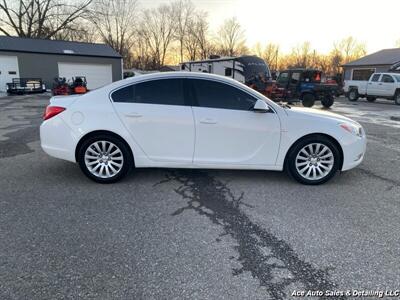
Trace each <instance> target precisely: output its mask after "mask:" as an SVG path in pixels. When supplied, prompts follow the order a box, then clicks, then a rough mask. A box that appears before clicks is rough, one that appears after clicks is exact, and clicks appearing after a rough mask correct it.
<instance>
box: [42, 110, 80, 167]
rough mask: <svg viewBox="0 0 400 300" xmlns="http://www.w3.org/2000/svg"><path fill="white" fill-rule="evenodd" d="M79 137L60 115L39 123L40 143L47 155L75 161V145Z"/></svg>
mask: <svg viewBox="0 0 400 300" xmlns="http://www.w3.org/2000/svg"><path fill="white" fill-rule="evenodd" d="M78 141H79V139H78V137H77V136H75V135H74V134H73V131H72V130H71V128H69V127H68V125H67V124H66V123H65V122H64V121H63V120H62V118H61V117H60V116H56V117H53V118H51V119H49V120H46V121H44V122H43V123H42V125H40V145H41V147H42V149H43V151H44V152H46V153H47V154H48V155H50V156H53V157H56V158H60V159H64V160H68V161H71V162H75V147H76V145H77V143H78Z"/></svg>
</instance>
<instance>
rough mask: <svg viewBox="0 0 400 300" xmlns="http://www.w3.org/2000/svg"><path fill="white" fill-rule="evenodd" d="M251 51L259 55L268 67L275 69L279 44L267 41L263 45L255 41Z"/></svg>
mask: <svg viewBox="0 0 400 300" xmlns="http://www.w3.org/2000/svg"><path fill="white" fill-rule="evenodd" d="M253 52H254V53H255V54H256V55H257V56H259V57H261V58H262V59H263V60H264V61H265V62H266V63H267V64H268V66H269V67H270V68H273V69H274V70H276V69H277V68H278V56H279V45H278V44H274V43H268V44H267V45H266V46H265V47H263V46H262V45H261V44H260V43H257V44H256V45H255V46H254V48H253Z"/></svg>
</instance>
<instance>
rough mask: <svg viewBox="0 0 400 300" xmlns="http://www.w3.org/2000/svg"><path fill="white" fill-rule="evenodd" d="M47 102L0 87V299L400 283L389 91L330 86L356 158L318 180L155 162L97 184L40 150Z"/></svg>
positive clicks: (224, 294)
mask: <svg viewBox="0 0 400 300" xmlns="http://www.w3.org/2000/svg"><path fill="white" fill-rule="evenodd" d="M47 102H48V97H47V96H43V95H34V96H15V97H2V98H0V170H1V179H0V299H293V298H294V297H293V296H292V295H291V293H292V292H293V291H302V290H322V291H326V290H332V291H334V290H338V291H340V290H347V289H351V290H354V289H355V290H376V289H381V290H397V289H400V286H399V282H400V270H399V268H398V266H399V265H400V247H399V245H400V231H399V224H400V196H399V195H400V172H399V171H400V107H399V106H395V105H394V104H393V102H390V101H386V100H382V101H380V100H378V101H377V102H376V103H367V102H366V101H365V100H359V101H358V102H356V103H350V102H347V100H346V99H344V98H340V99H337V102H336V103H335V105H334V106H333V107H332V109H331V110H332V111H334V112H338V113H340V114H344V115H348V116H350V117H352V118H354V119H356V120H358V121H360V122H361V123H362V124H363V126H364V128H365V129H366V132H367V136H368V150H367V154H366V157H365V161H364V162H363V163H362V165H361V166H360V167H358V168H357V169H354V170H351V171H349V172H345V173H342V174H338V176H336V177H335V178H334V179H333V180H332V181H330V182H328V183H327V184H325V185H322V186H303V185H300V184H298V183H296V182H294V181H293V180H291V179H289V178H288V177H287V176H286V175H285V174H283V173H279V172H261V171H201V170H194V171H191V170H162V169H143V170H136V171H135V172H133V173H132V174H131V175H130V176H128V178H126V179H125V180H124V181H122V182H120V183H118V184H113V185H99V184H96V183H93V182H91V181H90V180H88V179H87V178H86V177H85V176H84V175H83V174H82V173H81V171H80V170H79V168H78V167H77V166H76V165H75V164H73V163H69V162H65V161H61V160H57V159H53V158H51V157H49V156H47V155H46V154H45V153H44V152H43V151H42V150H41V148H40V143H39V131H38V127H39V125H40V123H41V115H42V113H43V110H44V107H45V105H46V104H47ZM331 298H332V297H331ZM338 298H345V297H338ZM349 298H352V297H349ZM308 299H313V298H308Z"/></svg>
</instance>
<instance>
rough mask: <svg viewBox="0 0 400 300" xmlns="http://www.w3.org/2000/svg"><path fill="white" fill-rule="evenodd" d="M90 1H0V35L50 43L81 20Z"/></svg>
mask: <svg viewBox="0 0 400 300" xmlns="http://www.w3.org/2000/svg"><path fill="white" fill-rule="evenodd" d="M91 2H92V0H81V1H74V0H70V1H67V0H19V1H15V0H1V1H0V32H1V33H3V34H5V35H8V36H10V35H18V36H20V37H31V38H45V39H50V38H54V36H55V35H56V34H58V33H60V32H61V31H62V30H65V29H67V28H68V26H71V24H73V23H74V22H75V21H77V20H78V19H80V18H82V17H84V16H85V15H86V14H87V12H88V8H89V5H90V3H91Z"/></svg>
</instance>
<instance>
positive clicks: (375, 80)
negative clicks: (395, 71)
mask: <svg viewBox="0 0 400 300" xmlns="http://www.w3.org/2000/svg"><path fill="white" fill-rule="evenodd" d="M379 78H381V74H380V73H376V74H374V75H373V76H372V78H371V80H370V81H368V85H367V94H368V95H371V96H374V95H379Z"/></svg>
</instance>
